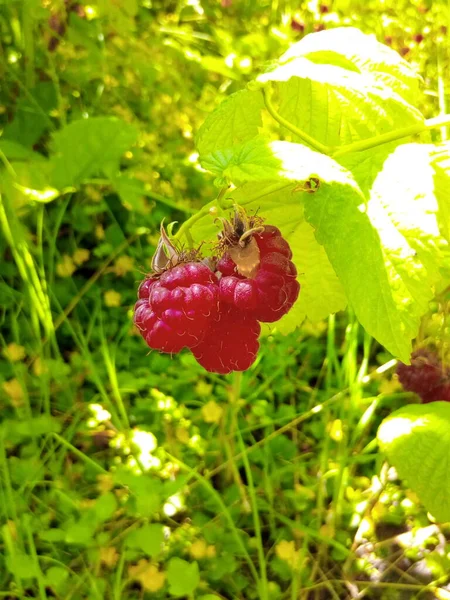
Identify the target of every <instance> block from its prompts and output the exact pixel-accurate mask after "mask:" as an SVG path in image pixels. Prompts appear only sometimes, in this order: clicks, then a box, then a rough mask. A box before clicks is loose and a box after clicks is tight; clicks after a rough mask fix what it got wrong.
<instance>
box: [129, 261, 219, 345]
mask: <svg viewBox="0 0 450 600" xmlns="http://www.w3.org/2000/svg"><path fill="white" fill-rule="evenodd" d="M138 296H139V300H138V302H137V303H136V306H135V313H134V322H135V324H136V326H137V327H138V329H139V330H140V332H141V335H142V337H143V338H144V339H145V341H146V342H147V344H148V345H149V346H150V348H153V349H155V350H160V351H162V352H170V353H174V352H179V351H180V350H181V349H182V348H185V347H187V348H193V347H194V346H196V345H197V344H198V343H200V342H201V340H202V339H203V337H204V335H205V333H206V331H207V329H208V327H209V325H210V322H211V321H212V320H213V319H214V318H215V317H216V316H217V314H218V310H219V287H218V280H217V277H216V276H215V275H214V273H213V272H212V271H211V270H210V269H209V268H208V267H207V266H205V265H204V264H202V263H195V262H189V263H184V264H179V265H177V266H175V267H173V268H171V269H168V270H167V271H165V272H164V273H163V274H162V275H161V276H160V277H158V278H156V277H153V278H149V279H146V280H145V281H143V282H142V283H141V285H140V287H139V291H138Z"/></svg>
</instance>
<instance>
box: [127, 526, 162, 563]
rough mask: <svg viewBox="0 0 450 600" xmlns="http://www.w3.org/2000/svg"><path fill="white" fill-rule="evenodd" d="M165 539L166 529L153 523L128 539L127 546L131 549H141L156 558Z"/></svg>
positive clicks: (135, 532)
mask: <svg viewBox="0 0 450 600" xmlns="http://www.w3.org/2000/svg"><path fill="white" fill-rule="evenodd" d="M164 539H165V537H164V527H163V526H162V525H159V524H158V523H152V524H151V525H144V526H143V527H141V528H140V529H138V530H137V531H133V532H132V533H131V534H130V535H129V536H128V537H127V545H128V546H129V547H131V548H139V549H140V550H142V551H143V552H145V554H147V556H150V557H154V556H157V555H158V554H159V553H160V552H161V550H162V548H163V544H164Z"/></svg>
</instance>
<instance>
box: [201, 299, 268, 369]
mask: <svg viewBox="0 0 450 600" xmlns="http://www.w3.org/2000/svg"><path fill="white" fill-rule="evenodd" d="M260 333H261V326H260V324H259V323H258V321H257V320H256V319H255V318H254V317H253V316H250V315H248V314H245V313H243V312H242V311H239V310H237V309H236V308H235V307H233V306H227V305H221V306H220V312H219V315H218V317H217V318H216V319H215V320H214V321H213V323H212V325H211V326H210V329H209V330H208V332H207V333H206V335H205V337H204V339H203V341H202V342H200V343H199V344H198V345H197V346H195V347H194V348H192V353H193V355H194V356H195V358H196V360H197V362H198V363H199V364H200V365H201V366H202V367H203V368H205V369H206V370H207V371H210V372H212V373H220V374H226V373H231V371H245V370H246V369H248V368H249V367H251V365H252V364H253V363H254V362H255V360H256V356H257V354H258V350H259V342H258V337H259V334H260Z"/></svg>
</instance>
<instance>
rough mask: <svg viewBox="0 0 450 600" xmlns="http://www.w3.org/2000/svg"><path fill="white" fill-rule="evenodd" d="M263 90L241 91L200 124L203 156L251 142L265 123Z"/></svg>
mask: <svg viewBox="0 0 450 600" xmlns="http://www.w3.org/2000/svg"><path fill="white" fill-rule="evenodd" d="M263 105H264V103H263V97H262V94H261V92H260V91H250V90H240V91H239V92H236V93H234V94H231V96H229V97H228V98H226V99H225V100H224V101H223V102H222V103H221V104H220V106H219V107H218V108H217V109H216V110H215V111H214V112H213V113H211V114H210V115H209V116H208V117H207V118H206V120H205V122H204V123H203V125H202V126H201V127H200V129H199V132H198V134H197V138H196V145H197V149H198V152H199V154H200V155H201V156H203V155H204V154H208V153H210V152H214V151H215V150H218V149H220V148H228V147H230V146H233V145H235V144H240V143H241V142H244V141H247V140H249V139H250V138H252V137H254V136H256V135H257V134H258V128H259V127H261V126H262V120H261V110H262V108H263Z"/></svg>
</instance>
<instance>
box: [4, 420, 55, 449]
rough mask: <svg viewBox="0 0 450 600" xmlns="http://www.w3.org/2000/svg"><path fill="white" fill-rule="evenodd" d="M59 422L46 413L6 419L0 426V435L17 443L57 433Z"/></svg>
mask: <svg viewBox="0 0 450 600" xmlns="http://www.w3.org/2000/svg"><path fill="white" fill-rule="evenodd" d="M60 431H61V423H60V422H59V421H58V420H57V419H56V418H55V417H50V416H47V415H41V416H39V417H33V418H31V419H24V420H23V421H13V420H9V419H6V420H5V421H4V422H3V423H2V425H1V426H0V436H2V437H3V438H4V439H5V440H7V441H11V442H14V443H17V442H19V441H22V440H24V439H27V438H34V437H38V436H40V435H46V434H48V433H59V432H60Z"/></svg>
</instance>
